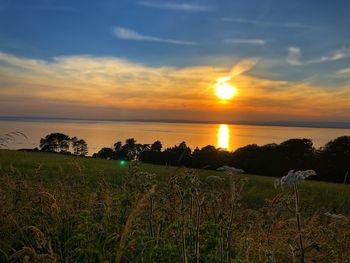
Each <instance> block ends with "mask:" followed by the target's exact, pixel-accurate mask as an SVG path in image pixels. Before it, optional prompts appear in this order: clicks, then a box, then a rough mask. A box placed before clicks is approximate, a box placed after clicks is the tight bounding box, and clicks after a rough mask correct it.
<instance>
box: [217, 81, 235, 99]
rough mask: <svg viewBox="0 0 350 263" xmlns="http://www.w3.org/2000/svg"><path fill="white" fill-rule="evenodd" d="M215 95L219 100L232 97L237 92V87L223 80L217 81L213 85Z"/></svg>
mask: <svg viewBox="0 0 350 263" xmlns="http://www.w3.org/2000/svg"><path fill="white" fill-rule="evenodd" d="M215 87H216V89H215V95H216V96H217V97H218V98H219V99H221V100H229V99H232V98H233V97H234V96H235V95H236V92H237V89H236V88H235V87H234V86H231V85H230V84H228V83H226V82H224V83H218V84H217V85H215Z"/></svg>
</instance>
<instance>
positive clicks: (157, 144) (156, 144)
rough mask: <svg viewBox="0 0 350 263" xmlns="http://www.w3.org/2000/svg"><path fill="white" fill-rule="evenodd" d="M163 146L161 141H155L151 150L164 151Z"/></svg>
mask: <svg viewBox="0 0 350 263" xmlns="http://www.w3.org/2000/svg"><path fill="white" fill-rule="evenodd" d="M162 147H163V145H162V143H161V142H160V141H155V142H154V143H152V145H151V152H160V151H162Z"/></svg>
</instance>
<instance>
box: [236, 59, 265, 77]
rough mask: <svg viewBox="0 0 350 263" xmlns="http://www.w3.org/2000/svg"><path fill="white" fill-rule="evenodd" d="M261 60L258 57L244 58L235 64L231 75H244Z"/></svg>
mask: <svg viewBox="0 0 350 263" xmlns="http://www.w3.org/2000/svg"><path fill="white" fill-rule="evenodd" d="M258 62H259V60H258V59H256V58H249V59H244V60H242V61H240V62H239V63H237V64H236V65H234V66H233V67H232V69H231V73H230V75H231V77H236V76H239V75H242V74H243V73H245V72H247V71H249V70H251V69H252V68H253V67H254V66H255V65H256V64H257V63H258Z"/></svg>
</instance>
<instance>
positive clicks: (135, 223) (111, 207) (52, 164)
mask: <svg viewBox="0 0 350 263" xmlns="http://www.w3.org/2000/svg"><path fill="white" fill-rule="evenodd" d="M283 182H284V181H280V183H283ZM288 182H292V184H290V185H284V188H283V189H282V188H280V187H278V188H275V187H274V186H273V185H274V179H273V178H268V177H264V176H254V175H240V174H232V173H226V172H221V173H220V172H217V171H209V170H191V169H186V168H176V167H167V166H157V165H150V164H141V163H138V162H134V161H133V162H127V163H125V164H124V165H123V164H122V163H121V162H117V161H106V160H98V159H92V158H76V157H72V156H65V155H57V154H48V153H29V152H18V151H7V150H5V151H4V150H2V151H0V208H1V209H0V262H293V261H294V262H347V260H348V259H349V258H350V254H349V253H350V251H349V247H350V227H349V220H350V217H349V214H350V203H349V202H350V196H349V195H350V191H349V186H347V185H339V184H338V185H337V184H330V183H322V182H315V181H312V182H305V183H302V184H296V183H293V181H288Z"/></svg>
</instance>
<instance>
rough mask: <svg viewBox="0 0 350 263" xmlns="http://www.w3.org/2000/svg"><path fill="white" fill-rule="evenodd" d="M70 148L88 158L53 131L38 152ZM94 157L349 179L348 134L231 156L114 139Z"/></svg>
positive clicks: (251, 148) (77, 143)
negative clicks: (300, 172) (322, 142)
mask: <svg viewBox="0 0 350 263" xmlns="http://www.w3.org/2000/svg"><path fill="white" fill-rule="evenodd" d="M70 147H71V148H72V150H73V154H75V155H82V156H85V155H86V154H87V150H88V146H87V144H86V142H85V141H84V140H82V139H80V140H79V139H77V138H76V137H73V138H70V137H69V136H67V135H64V134H60V133H53V134H49V135H47V136H46V137H45V138H43V139H41V141H40V148H41V150H42V151H51V152H52V151H53V152H61V153H68V150H69V148H70ZM92 157H94V158H102V159H112V160H126V161H130V160H139V161H141V162H144V163H151V164H159V165H171V166H186V167H189V168H199V169H211V170H216V169H218V168H219V167H222V166H224V165H228V166H231V167H235V168H238V169H243V170H244V171H245V172H246V173H251V174H258V175H265V176H276V177H280V176H282V175H285V174H286V173H288V171H290V170H292V169H295V170H307V169H313V170H315V171H316V172H317V176H315V177H314V179H316V180H323V181H330V182H338V183H342V182H345V183H347V182H348V181H350V178H349V179H348V177H350V175H349V176H348V173H349V172H350V136H341V137H338V138H336V139H334V140H332V141H330V142H328V143H327V144H326V145H324V146H323V147H321V148H316V147H314V145H313V142H312V140H310V139H290V140H287V141H284V142H282V143H280V144H275V143H272V144H266V145H263V146H258V145H256V144H250V145H247V146H244V147H241V148H239V149H237V150H236V151H233V152H231V151H227V150H224V149H221V148H216V147H214V146H212V145H207V146H205V147H203V148H201V149H200V148H198V147H197V148H195V149H194V150H192V149H191V148H190V147H188V146H187V144H186V142H181V143H180V144H179V145H175V146H173V147H168V148H165V149H163V145H162V143H161V142H160V141H155V142H154V143H152V144H140V143H137V141H136V140H135V139H134V138H130V139H127V140H126V141H125V142H124V144H123V143H122V142H121V141H117V142H116V143H115V144H114V145H113V147H112V148H109V147H104V148H102V149H101V150H100V151H98V152H97V153H94V154H93V155H92Z"/></svg>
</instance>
